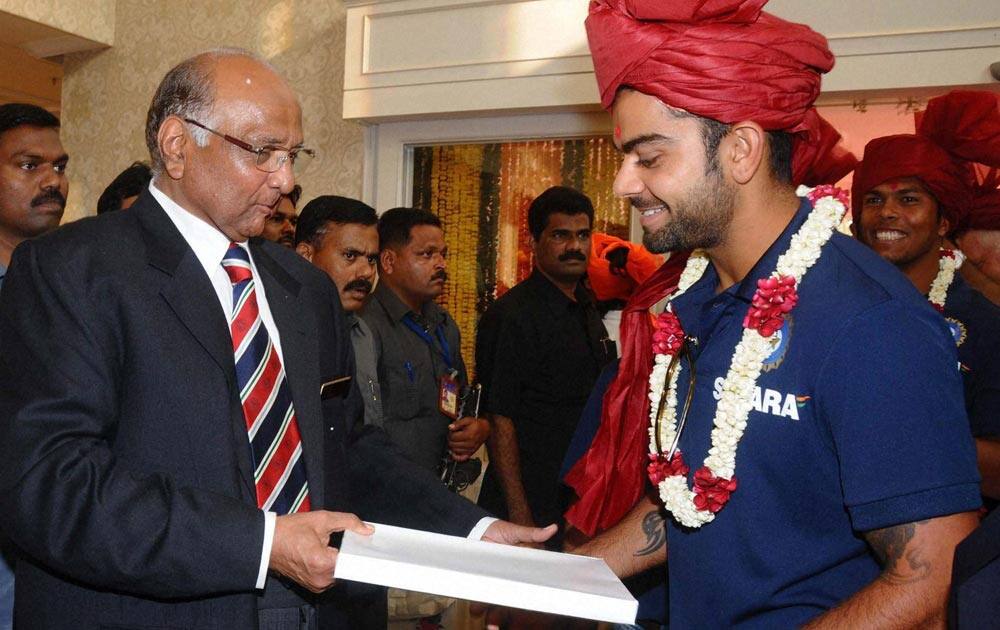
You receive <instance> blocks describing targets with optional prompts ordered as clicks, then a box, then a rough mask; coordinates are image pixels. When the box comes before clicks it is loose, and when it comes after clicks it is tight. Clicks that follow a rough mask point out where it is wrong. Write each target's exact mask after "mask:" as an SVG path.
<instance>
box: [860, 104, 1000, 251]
mask: <svg viewBox="0 0 1000 630" xmlns="http://www.w3.org/2000/svg"><path fill="white" fill-rule="evenodd" d="M998 167H1000V97H998V96H997V95H996V94H992V93H990V92H969V91H955V92H951V93H949V94H946V95H945V96H939V97H937V98H932V99H931V100H930V101H928V102H927V110H926V111H925V112H924V114H923V116H921V117H920V119H919V122H918V124H917V133H916V134H905V135H898V136H886V137H884V138H876V139H875V140H872V141H871V142H869V143H868V145H867V146H865V157H864V160H863V161H862V162H861V163H860V164H859V165H858V168H857V170H855V172H854V184H853V186H852V191H851V213H852V216H853V218H854V222H855V224H857V223H858V221H860V218H861V208H862V204H863V202H864V195H865V193H866V192H868V191H869V190H871V189H872V188H875V187H876V186H878V185H879V184H881V183H882V182H885V181H888V180H890V179H895V178H897V177H918V178H920V181H922V182H923V183H924V186H926V187H927V189H928V191H930V193H931V194H932V195H934V198H935V199H937V202H938V207H939V208H941V211H942V212H943V213H944V216H945V217H946V218H947V219H948V221H949V222H950V223H951V228H952V233H953V234H954V233H958V232H963V231H965V230H973V229H981V230H998V229H1000V191H998V190H997V184H998V183H1000V177H998V171H997V168H998Z"/></svg>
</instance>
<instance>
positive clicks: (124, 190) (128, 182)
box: [97, 162, 153, 214]
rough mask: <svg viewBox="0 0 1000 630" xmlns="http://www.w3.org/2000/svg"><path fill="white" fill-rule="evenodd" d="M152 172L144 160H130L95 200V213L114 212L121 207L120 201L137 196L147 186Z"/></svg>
mask: <svg viewBox="0 0 1000 630" xmlns="http://www.w3.org/2000/svg"><path fill="white" fill-rule="evenodd" d="M152 178H153V172H152V171H151V170H150V168H149V165H148V164H146V163H145V162H132V165H131V166H129V167H128V168H126V169H125V170H124V171H122V172H121V173H118V177H115V178H114V179H113V180H111V183H110V184H108V187H107V188H105V189H104V192H102V193H101V196H100V198H99V199H98V200H97V214H104V213H105V212H114V211H115V210H121V209H122V201H123V200H124V199H127V198H129V197H138V196H139V195H140V194H141V193H142V191H144V190H146V188H148V187H149V180H151V179H152Z"/></svg>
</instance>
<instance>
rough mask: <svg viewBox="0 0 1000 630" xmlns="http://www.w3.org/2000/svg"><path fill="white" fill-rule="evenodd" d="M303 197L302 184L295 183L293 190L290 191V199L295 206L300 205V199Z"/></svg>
mask: <svg viewBox="0 0 1000 630" xmlns="http://www.w3.org/2000/svg"><path fill="white" fill-rule="evenodd" d="M301 198H302V186H299V185H298V184H295V185H294V186H292V192H290V193H288V200H289V201H291V202H292V207H293V208H298V207H299V199H301Z"/></svg>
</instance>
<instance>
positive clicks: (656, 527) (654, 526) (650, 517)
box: [635, 510, 667, 556]
mask: <svg viewBox="0 0 1000 630" xmlns="http://www.w3.org/2000/svg"><path fill="white" fill-rule="evenodd" d="M642 533H644V534H645V535H646V546H645V547H643V548H642V549H640V550H639V551H636V552H635V555H637V556H648V555H650V554H653V553H656V552H657V551H659V550H660V548H662V547H663V546H664V545H665V544H666V543H667V529H666V527H665V526H664V523H663V516H661V515H660V511H659V510H650V511H649V513H647V514H646V516H644V517H643V519H642Z"/></svg>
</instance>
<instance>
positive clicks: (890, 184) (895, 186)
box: [889, 182, 899, 192]
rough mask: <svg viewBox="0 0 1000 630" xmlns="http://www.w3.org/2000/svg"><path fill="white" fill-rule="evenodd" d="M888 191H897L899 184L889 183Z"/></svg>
mask: <svg viewBox="0 0 1000 630" xmlns="http://www.w3.org/2000/svg"><path fill="white" fill-rule="evenodd" d="M889 190H891V191H893V192H895V191H897V190H899V182H889Z"/></svg>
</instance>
